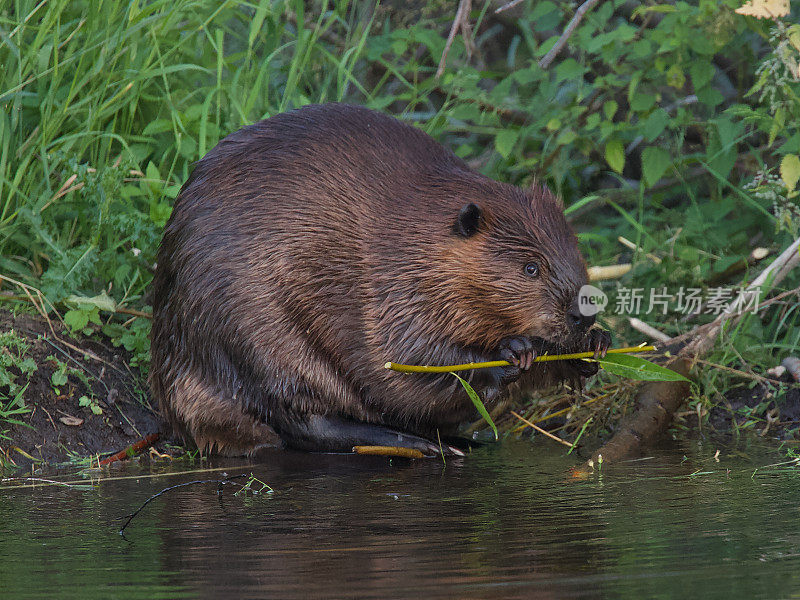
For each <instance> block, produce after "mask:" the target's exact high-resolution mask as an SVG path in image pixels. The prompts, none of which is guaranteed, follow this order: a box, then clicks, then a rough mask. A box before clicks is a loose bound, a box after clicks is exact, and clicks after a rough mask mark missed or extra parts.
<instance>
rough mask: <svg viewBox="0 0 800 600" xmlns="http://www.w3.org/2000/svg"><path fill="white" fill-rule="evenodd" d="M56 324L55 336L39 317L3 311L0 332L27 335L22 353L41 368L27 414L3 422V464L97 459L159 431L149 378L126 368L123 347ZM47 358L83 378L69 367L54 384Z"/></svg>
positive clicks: (53, 368)
mask: <svg viewBox="0 0 800 600" xmlns="http://www.w3.org/2000/svg"><path fill="white" fill-rule="evenodd" d="M53 327H54V329H55V332H56V335H54V334H53V332H52V331H51V330H50V326H49V325H48V324H47V322H45V321H43V320H42V319H41V318H39V317H37V316H32V315H26V314H17V315H12V314H11V313H10V312H8V311H2V310H0V331H9V330H13V331H14V332H15V333H16V334H17V335H18V336H20V337H23V338H25V339H26V340H27V341H28V343H29V344H30V349H29V350H28V352H27V353H26V356H27V357H30V358H32V359H33V360H34V361H35V362H36V364H37V367H38V368H37V370H36V371H35V372H34V373H33V374H32V375H31V377H30V382H29V385H28V388H27V389H26V390H25V393H24V396H23V398H24V401H25V406H26V407H27V408H28V409H30V412H28V413H27V414H23V415H19V416H15V417H13V418H14V419H15V420H18V421H22V423H24V425H22V424H14V423H9V422H8V421H2V420H0V433H1V434H2V435H1V436H0V463H1V464H0V466H2V464H5V466H7V467H8V466H10V467H13V466H14V465H17V466H24V467H28V466H29V465H30V464H31V463H33V462H39V461H42V462H45V463H59V462H66V461H68V460H75V459H80V458H89V457H91V458H97V457H98V456H100V457H101V458H102V457H104V456H105V455H108V454H111V453H115V452H119V451H120V450H124V449H125V448H127V447H128V446H130V445H131V444H133V443H135V442H137V441H139V440H140V439H142V438H144V437H146V436H148V435H150V434H152V433H156V432H158V431H159V429H160V426H161V420H160V418H159V417H158V415H157V414H156V412H155V411H154V410H153V408H152V407H151V406H150V405H149V403H148V395H147V393H146V391H145V390H146V389H147V387H146V381H144V378H143V377H142V376H141V374H140V373H139V372H138V369H131V367H129V366H128V362H127V359H128V358H129V357H128V356H127V355H126V353H125V351H124V350H123V349H121V348H114V347H113V345H112V344H111V343H110V342H109V341H107V340H103V341H100V340H97V339H91V338H87V337H81V338H80V339H77V340H76V339H75V338H72V337H71V336H70V335H69V334H68V333H67V332H66V331H65V330H64V328H63V327H60V326H59V325H58V324H56V323H55V322H54V323H53ZM0 351H4V350H3V349H0ZM50 357H56V358H57V359H59V360H60V361H62V362H63V363H66V364H67V365H68V366H69V367H71V368H75V369H77V370H80V371H81V372H82V373H83V375H84V376H85V377H80V376H78V375H76V374H74V373H70V374H68V381H67V383H66V385H61V386H57V388H56V386H54V385H53V384H52V383H51V377H52V375H53V373H54V372H55V371H56V370H58V364H57V362H56V361H55V360H54V359H53V358H50ZM12 372H13V369H12ZM18 381H19V380H18ZM87 383H88V386H87ZM56 389H57V390H58V392H57V391H56ZM0 391H5V390H0ZM82 396H87V397H89V398H92V399H93V400H94V401H95V403H96V406H99V407H100V409H102V413H101V414H94V413H93V412H92V410H91V409H90V407H88V406H87V407H81V406H79V403H78V402H79V399H80V398H81V397H82ZM70 423H72V424H70ZM162 438H163V436H162ZM162 443H163V442H162ZM26 455H27V456H26ZM31 457H32V458H33V459H34V460H31Z"/></svg>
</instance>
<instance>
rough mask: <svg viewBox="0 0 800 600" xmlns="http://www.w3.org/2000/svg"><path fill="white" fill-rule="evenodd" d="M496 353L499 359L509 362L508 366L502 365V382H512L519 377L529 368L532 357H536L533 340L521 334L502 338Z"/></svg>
mask: <svg viewBox="0 0 800 600" xmlns="http://www.w3.org/2000/svg"><path fill="white" fill-rule="evenodd" d="M498 354H499V355H500V359H501V360H507V361H508V362H510V363H511V364H510V365H509V366H507V367H503V376H502V379H501V382H502V383H503V384H509V383H513V382H515V381H516V380H517V379H519V377H520V375H522V372H523V371H527V370H528V369H530V368H531V365H532V364H533V359H534V358H536V350H535V349H534V347H533V341H532V340H531V338H529V337H525V336H521V335H520V336H511V337H507V338H504V339H503V340H502V341H501V342H500V346H499V347H498Z"/></svg>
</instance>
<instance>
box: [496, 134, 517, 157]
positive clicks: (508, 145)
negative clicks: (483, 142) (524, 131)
mask: <svg viewBox="0 0 800 600" xmlns="http://www.w3.org/2000/svg"><path fill="white" fill-rule="evenodd" d="M518 136H519V130H517V129H503V130H502V131H499V132H498V133H497V135H496V136H495V137H494V147H495V148H496V149H497V151H498V152H499V153H500V155H501V156H502V157H503V158H508V156H509V155H510V154H511V151H512V150H513V149H514V144H516V143H517V137H518Z"/></svg>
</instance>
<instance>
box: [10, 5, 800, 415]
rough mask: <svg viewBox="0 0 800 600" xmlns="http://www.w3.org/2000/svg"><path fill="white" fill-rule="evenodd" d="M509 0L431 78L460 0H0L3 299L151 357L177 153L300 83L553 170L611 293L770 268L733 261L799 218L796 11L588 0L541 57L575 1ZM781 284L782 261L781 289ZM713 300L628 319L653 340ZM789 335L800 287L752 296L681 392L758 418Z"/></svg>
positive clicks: (20, 374)
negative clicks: (617, 269)
mask: <svg viewBox="0 0 800 600" xmlns="http://www.w3.org/2000/svg"><path fill="white" fill-rule="evenodd" d="M501 4H502V3H501V2H480V1H478V0H476V1H475V2H473V10H472V12H471V14H470V18H469V21H470V23H471V24H472V29H473V37H474V43H475V51H474V52H472V53H471V55H470V56H467V52H466V49H465V44H464V40H463V37H462V36H456V38H455V41H454V44H453V46H452V48H451V49H450V51H449V54H448V56H447V63H446V69H445V71H444V73H443V75H442V76H441V77H440V78H438V79H437V78H436V77H435V73H436V69H437V65H438V63H439V61H440V58H441V56H442V53H443V50H444V47H445V41H446V38H447V34H448V31H449V29H450V24H451V22H452V20H453V17H454V14H455V11H456V6H457V3H456V2H443V1H441V2H416V3H413V2H411V3H407V2H401V1H399V0H396V1H388V2H384V3H381V4H378V5H376V4H375V3H374V2H348V1H334V2H300V1H288V0H287V1H272V0H266V1H262V2H218V1H199V0H156V1H153V2H142V1H134V2H125V1H121V0H104V1H100V0H60V1H59V0H54V1H51V2H46V3H40V2H37V1H34V0H30V1H28V0H14V1H11V2H5V3H3V4H2V8H0V275H1V276H2V277H3V279H2V280H1V281H0V286H1V287H0V293H2V296H0V301H3V304H5V305H6V307H7V308H13V309H14V310H22V308H21V307H22V306H23V305H27V304H29V300H28V294H31V296H32V297H33V298H34V299H36V300H37V302H38V303H40V305H41V306H42V307H43V308H45V309H46V310H47V311H48V312H49V314H50V316H51V318H53V319H54V320H58V319H60V318H63V320H64V321H65V322H66V324H67V326H69V327H70V328H71V329H72V330H73V332H75V333H84V334H88V335H103V336H107V337H108V338H110V339H111V340H112V341H113V343H115V344H117V345H120V346H122V347H124V348H125V349H126V350H127V351H128V352H130V357H131V362H132V363H133V365H135V366H138V367H139V368H140V369H141V370H142V371H143V372H146V369H147V361H148V350H149V342H148V337H147V335H148V332H149V320H148V319H147V318H146V316H142V313H147V312H148V311H149V306H148V304H149V302H148V298H147V290H148V284H149V282H150V280H151V277H152V272H153V263H154V258H155V253H156V249H157V245H158V241H159V237H160V233H161V229H162V227H163V226H164V224H165V222H166V220H167V219H168V218H169V215H170V210H171V205H172V201H173V199H174V198H175V196H176V195H177V193H178V191H179V189H180V185H181V184H182V182H183V181H185V180H186V178H187V176H188V174H189V172H190V171H191V168H192V163H193V162H194V161H196V160H197V159H198V158H200V157H201V156H203V155H204V154H205V152H206V151H208V150H209V149H210V148H211V147H213V146H214V145H215V144H216V143H217V141H218V140H220V139H221V138H222V137H224V136H225V135H227V134H228V133H230V132H232V131H234V130H236V129H238V128H240V127H242V126H243V125H247V124H249V123H253V122H254V121H257V120H259V119H263V118H266V117H269V116H271V115H274V114H276V113H279V112H281V111H285V110H290V109H292V108H296V107H299V106H302V105H304V104H308V103H316V102H329V101H345V102H352V103H358V104H363V105H366V106H369V107H372V108H375V109H377V110H382V111H385V112H388V113H390V114H393V115H395V116H397V117H398V118H400V119H403V120H405V121H408V122H412V123H415V124H417V125H418V126H419V127H421V128H422V129H423V130H425V131H426V132H428V133H429V134H430V135H432V136H433V137H435V138H436V139H438V140H440V141H441V142H442V143H444V144H445V145H447V146H448V147H450V148H452V149H453V150H454V151H455V152H456V153H457V154H458V155H459V156H461V157H463V158H464V159H466V160H467V161H468V162H469V163H470V164H471V165H472V166H474V168H476V169H478V170H480V171H481V172H483V173H485V174H486V175H488V176H490V177H493V178H496V179H499V180H502V181H508V182H512V183H515V184H518V185H528V184H530V183H531V182H532V181H533V180H534V179H539V180H541V181H544V182H546V183H547V184H548V185H549V186H551V187H552V188H553V189H554V190H556V191H557V192H558V193H559V194H561V195H562V196H563V198H564V200H565V204H566V206H567V207H568V208H567V210H568V213H569V216H570V218H571V219H572V222H573V224H574V226H575V228H576V230H578V231H579V232H580V236H581V240H582V247H583V250H584V252H585V254H586V256H587V258H588V261H589V263H590V264H592V265H606V264H614V263H617V262H630V263H632V265H633V268H632V270H631V271H630V272H629V273H627V274H626V275H624V276H623V277H622V279H619V280H612V281H606V282H603V283H602V285H601V287H603V289H604V290H605V291H606V292H608V293H609V294H610V295H612V297H613V294H614V290H615V289H617V288H618V286H623V287H624V286H628V287H634V286H635V287H641V288H651V287H653V288H661V287H664V286H666V287H668V288H669V289H670V290H676V289H678V288H679V287H681V286H684V287H696V288H702V289H703V290H709V289H710V288H712V287H715V286H723V285H724V286H728V285H733V286H738V285H739V283H740V282H741V281H742V280H747V279H751V278H752V276H753V270H756V271H760V270H761V268H763V267H764V266H765V263H761V264H760V265H759V264H758V263H756V264H753V262H752V261H750V264H749V266H748V262H747V258H748V256H750V254H751V252H752V251H753V250H754V248H757V247H762V248H766V249H768V250H769V251H770V252H772V255H773V256H774V255H775V254H776V253H777V252H779V251H780V250H782V249H783V248H785V247H786V246H787V245H788V244H789V243H791V241H792V239H794V238H795V237H796V236H797V234H798V227H799V226H800V208H798V199H797V191H796V190H795V185H796V181H797V179H796V178H797V175H800V165H797V166H796V167H795V165H796V162H797V161H798V159H797V155H798V154H800V99H798V92H799V91H800V84H798V76H799V75H800V73H799V72H798V70H797V65H798V62H799V61H800V52H798V50H799V49H800V28H798V26H796V25H794V23H795V21H796V19H795V18H794V17H793V16H792V15H790V16H788V17H786V18H784V19H778V20H775V19H761V20H758V19H755V18H752V17H745V16H741V15H738V14H735V13H734V9H736V8H738V7H739V6H740V5H741V2H740V1H739V0H725V1H722V2H718V1H711V0H701V1H699V2H682V1H677V2H672V1H670V2H664V3H656V2H645V3H639V2H625V1H619V0H616V1H604V2H599V3H598V4H597V6H596V7H594V9H593V10H592V11H590V12H589V13H588V14H587V15H586V17H585V19H584V20H583V22H582V23H581V25H580V26H579V27H578V28H577V29H576V31H575V32H574V34H573V35H572V36H571V38H570V39H569V42H568V44H567V46H566V47H565V48H564V49H563V51H562V52H561V53H560V55H559V56H558V57H557V58H556V60H555V61H554V62H553V63H552V64H551V65H550V66H549V68H547V69H543V68H541V67H540V66H539V65H538V61H539V59H540V58H541V57H542V56H543V55H544V54H545V53H546V52H547V51H548V50H549V49H550V48H551V47H552V45H553V44H554V43H555V41H556V39H557V37H558V36H559V35H560V34H561V32H562V31H563V30H564V27H565V26H566V24H567V22H568V21H569V19H570V18H571V17H572V15H573V14H574V12H575V10H576V8H577V6H578V4H577V3H575V2H557V1H556V2H554V1H550V0H543V1H539V0H527V1H526V2H522V3H521V4H519V5H518V6H516V7H515V8H513V9H512V10H508V11H505V12H503V13H500V14H495V13H494V10H495V9H496V8H497V7H498V6H500V5H501ZM796 15H797V9H796V8H795V11H794V16H795V17H796ZM781 166H783V169H781ZM793 179H794V181H793ZM618 236H624V237H626V238H628V239H629V240H630V241H632V242H633V243H634V244H635V245H636V247H637V249H635V250H631V249H629V248H628V247H626V246H623V245H621V244H620V243H619V242H618V239H617V238H618ZM648 255H651V256H648ZM652 256H655V257H657V259H659V260H656V261H654V260H653V259H652ZM767 260H769V259H767ZM748 269H749V271H748ZM798 285H800V277H798V276H797V275H796V274H794V275H792V276H790V277H789V278H788V279H786V280H785V281H784V282H783V284H782V285H781V287H780V289H779V290H777V291H779V292H780V291H782V290H787V289H793V288H796V287H797V286H798ZM25 286H27V287H25ZM37 290H38V291H39V293H40V294H41V297H40V296H38V295H37V294H36V291H37ZM790 300H791V298H790ZM712 316H713V315H699V316H696V317H687V316H686V315H684V314H682V313H680V312H679V311H677V310H671V311H670V312H669V314H667V315H663V314H656V313H652V314H650V315H644V314H643V315H639V317H640V318H642V319H644V320H646V321H648V322H649V323H650V324H651V325H653V326H655V327H656V328H658V329H660V330H661V331H663V332H665V333H667V334H669V335H675V334H678V333H681V332H684V331H687V330H689V329H691V328H692V327H694V326H695V325H697V324H698V323H700V322H704V321H708V320H709V319H710V318H711V317H712ZM605 324H606V325H607V326H608V327H610V328H611V329H612V330H613V331H614V333H615V336H616V341H617V342H618V344H617V345H622V344H627V343H639V342H641V341H643V339H642V335H641V334H639V333H636V332H634V331H633V330H631V329H630V328H629V327H628V325H627V321H626V320H625V319H623V318H621V317H618V316H615V315H613V314H609V315H608V316H607V318H606V319H605ZM798 340H800V315H798V307H797V302H796V296H795V297H794V300H791V301H788V302H787V301H784V302H779V303H776V304H774V305H772V306H770V307H769V308H768V309H765V310H763V311H762V312H761V313H760V314H758V315H751V316H749V317H748V318H746V319H744V320H743V321H741V322H740V323H739V325H738V326H737V327H736V328H733V329H731V330H730V331H728V332H726V333H725V335H723V336H722V337H721V339H720V341H719V342H718V344H717V347H716V349H715V352H714V354H713V355H712V356H710V357H708V358H709V360H710V361H712V362H714V363H717V364H721V365H723V366H727V367H729V368H734V369H736V371H738V374H737V373H734V372H732V371H725V370H720V369H708V370H707V372H705V374H704V375H703V377H702V380H701V382H700V385H699V386H697V387H696V388H695V397H694V402H695V403H698V404H700V405H702V406H704V407H707V406H711V405H714V404H718V403H720V402H725V398H726V395H730V393H731V391H732V390H733V388H737V387H743V388H749V387H752V386H754V385H759V386H762V387H764V394H763V395H762V396H763V401H759V403H758V404H757V405H756V406H754V407H750V408H748V410H749V411H750V413H748V415H746V416H752V419H750V420H748V421H746V422H745V425H748V424H755V423H757V422H758V421H759V419H760V418H761V416H763V414H764V413H765V412H766V411H768V410H769V409H770V407H774V406H775V405H776V404H777V405H780V402H781V398H782V397H783V394H784V393H785V386H781V385H778V384H771V383H764V381H762V380H760V379H758V374H761V373H763V372H764V370H765V369H767V368H769V367H772V366H774V365H776V364H778V363H779V362H780V361H781V359H782V358H783V357H785V356H787V355H789V354H791V353H793V352H794V353H796V352H797V348H798V343H799V342H798ZM8 344H9V347H11V346H13V352H11V353H6V354H5V355H4V358H3V361H4V362H2V363H0V373H2V377H3V378H5V379H0V393H2V397H0V409H2V411H3V414H6V415H9V414H14V411H20V410H25V409H26V406H27V405H26V400H27V401H28V402H30V401H32V400H35V399H33V398H27V399H26V397H25V395H24V382H25V380H26V378H27V377H29V376H30V374H31V373H32V372H33V370H35V369H34V366H35V365H32V364H30V362H29V363H24V364H23V361H24V360H25V352H24V348H22V347H21V346H20V345H19V344H16V342H8ZM9 357H10V358H9ZM21 365H22V366H21ZM754 376H755V377H754Z"/></svg>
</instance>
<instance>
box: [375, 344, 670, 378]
mask: <svg viewBox="0 0 800 600" xmlns="http://www.w3.org/2000/svg"><path fill="white" fill-rule="evenodd" d="M655 349H656V347H655V346H646V345H644V344H643V345H641V346H632V347H630V348H612V349H611V350H609V351H608V352H607V354H631V353H634V352H653V351H654V350H655ZM594 355H595V354H594V352H576V353H574V354H543V355H542V356H537V357H536V358H534V359H533V362H549V361H552V360H576V359H581V358H594ZM510 364H511V363H510V362H508V361H507V360H492V361H489V362H471V363H464V364H461V365H445V366H429V365H401V364H398V363H393V362H387V363H386V364H384V365H383V366H384V368H385V369H391V370H392V371H397V372H399V373H453V372H454V371H469V370H471V369H488V368H491V367H507V366H509V365H510Z"/></svg>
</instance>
